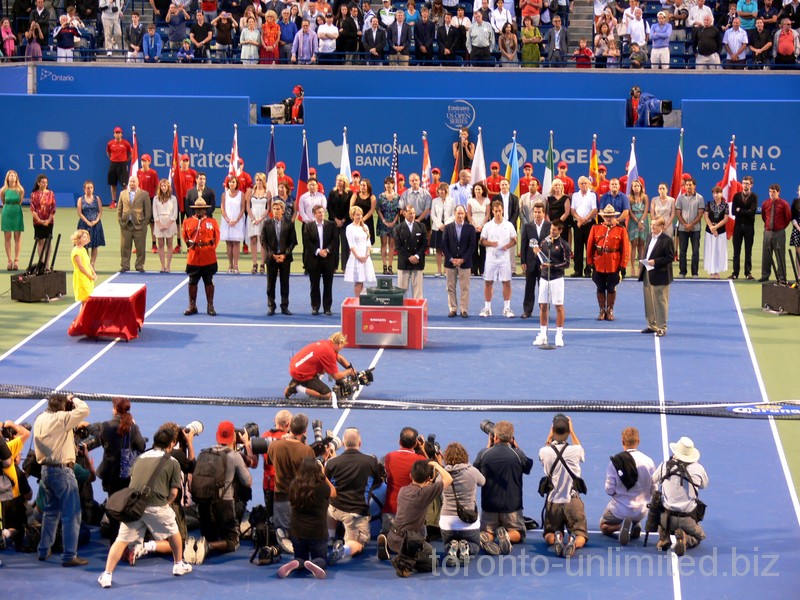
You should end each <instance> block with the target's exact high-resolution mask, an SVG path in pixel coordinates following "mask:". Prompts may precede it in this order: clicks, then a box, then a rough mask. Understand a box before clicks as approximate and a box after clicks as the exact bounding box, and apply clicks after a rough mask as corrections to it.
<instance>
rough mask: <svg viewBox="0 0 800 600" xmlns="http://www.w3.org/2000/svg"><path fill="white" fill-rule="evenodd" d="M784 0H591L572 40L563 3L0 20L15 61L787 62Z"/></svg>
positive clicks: (788, 1)
mask: <svg viewBox="0 0 800 600" xmlns="http://www.w3.org/2000/svg"><path fill="white" fill-rule="evenodd" d="M781 1H782V0H738V2H735V1H731V2H726V1H725V0H718V1H717V0H708V1H706V0H661V1H658V0H655V1H653V0H650V1H648V2H642V3H641V4H640V1H639V0H630V1H629V2H628V1H626V0H619V1H615V0H595V1H594V36H593V37H592V36H587V37H584V38H581V39H573V38H574V37H575V36H574V35H572V34H571V33H570V30H569V18H570V14H571V9H572V3H568V2H567V0H563V1H561V0H554V2H551V3H549V4H548V3H546V2H544V0H515V2H514V3H512V2H510V1H509V3H508V5H507V6H506V5H505V3H504V0H475V1H474V3H473V4H472V5H470V4H469V3H465V4H454V3H453V2H446V3H443V2H442V0H433V2H432V3H425V4H422V3H421V4H420V6H419V7H417V6H416V2H415V0H408V1H407V2H395V3H394V4H393V3H392V2H391V0H382V4H381V6H379V7H373V5H372V4H371V3H370V2H369V0H365V1H363V2H361V4H358V3H357V2H356V1H355V0H350V2H349V3H347V2H343V1H341V0H339V1H336V2H334V3H333V4H332V5H331V4H329V3H328V2H327V1H326V0H318V1H316V2H311V1H308V2H298V3H294V2H286V3H284V2H282V1H281V0H269V1H268V2H264V1H262V0H255V1H252V0H251V1H250V2H245V3H234V2H232V1H231V0H208V1H204V0H174V1H173V2H166V3H165V2H163V0H160V1H158V2H157V1H156V0H150V3H149V5H147V4H145V3H144V2H142V3H141V5H140V6H139V7H138V8H136V3H135V2H131V3H125V2H123V0H99V1H98V0H65V2H64V3H63V4H62V3H60V2H59V0H55V1H54V0H33V1H31V0H14V2H13V5H12V7H11V9H10V11H9V12H8V14H7V15H6V16H5V18H3V20H2V21H0V31H2V50H3V55H4V57H5V58H6V59H7V60H9V59H22V58H23V57H24V58H25V59H27V60H40V59H43V58H44V59H48V60H53V59H55V60H58V61H61V62H71V61H73V60H94V58H95V57H96V56H103V55H105V57H112V58H116V59H118V60H119V59H124V60H127V61H128V62H187V63H188V62H192V63H206V62H241V63H244V64H276V63H284V64H288V63H295V64H305V65H315V64H347V65H354V64H369V65H384V64H390V65H399V66H407V65H409V64H417V65H421V66H426V65H444V66H448V65H450V66H453V65H466V64H470V65H477V66H484V67H491V66H495V65H500V66H502V67H540V66H553V67H577V68H592V67H594V68H620V67H623V68H646V67H650V68H653V69H669V68H720V67H724V68H730V69H744V68H751V69H770V68H776V69H787V68H794V66H795V65H796V64H797V57H798V55H800V4H799V3H798V0H783V5H781V4H780V3H781ZM7 5H8V4H7ZM145 8H147V16H146V17H145V14H144V12H143V11H144V9H145ZM151 13H152V16H151ZM145 21H146V22H145Z"/></svg>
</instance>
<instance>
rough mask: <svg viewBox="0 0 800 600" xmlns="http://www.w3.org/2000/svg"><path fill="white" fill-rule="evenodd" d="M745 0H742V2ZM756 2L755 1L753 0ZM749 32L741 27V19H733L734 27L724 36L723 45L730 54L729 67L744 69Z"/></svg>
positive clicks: (727, 62)
mask: <svg viewBox="0 0 800 600" xmlns="http://www.w3.org/2000/svg"><path fill="white" fill-rule="evenodd" d="M742 1H744V0H740V4H741V2H742ZM753 4H755V2H753ZM748 41H749V40H748V37H747V32H746V31H745V30H744V29H743V28H742V27H741V20H740V19H739V18H738V17H737V18H736V19H734V20H733V27H731V28H730V29H728V30H727V31H726V32H725V35H724V36H722V45H723V46H724V47H725V53H726V54H727V55H728V58H727V60H726V61H725V68H727V69H744V67H745V60H746V55H747V49H748V45H747V44H748Z"/></svg>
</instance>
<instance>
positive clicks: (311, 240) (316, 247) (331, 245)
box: [303, 204, 339, 316]
mask: <svg viewBox="0 0 800 600" xmlns="http://www.w3.org/2000/svg"><path fill="white" fill-rule="evenodd" d="M313 211H314V220H313V221H310V222H308V223H304V224H303V267H304V268H305V270H306V271H307V272H308V279H309V281H310V282H311V314H312V315H318V314H319V307H320V293H319V280H320V278H321V279H322V309H323V310H324V311H325V314H326V315H328V316H330V315H332V314H333V313H332V312H331V305H332V304H333V273H334V271H336V263H337V262H338V259H339V257H338V256H337V250H338V248H339V228H338V227H336V223H334V222H333V221H328V220H326V219H325V208H323V207H322V206H321V205H319V204H318V205H317V206H315V207H314V208H313Z"/></svg>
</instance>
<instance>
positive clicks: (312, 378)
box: [284, 331, 358, 400]
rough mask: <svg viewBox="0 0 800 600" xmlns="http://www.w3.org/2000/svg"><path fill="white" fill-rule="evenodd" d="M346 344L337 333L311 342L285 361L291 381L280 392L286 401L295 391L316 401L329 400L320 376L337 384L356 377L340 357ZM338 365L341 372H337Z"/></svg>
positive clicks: (351, 367)
mask: <svg viewBox="0 0 800 600" xmlns="http://www.w3.org/2000/svg"><path fill="white" fill-rule="evenodd" d="M346 345H347V338H346V337H345V335H344V334H343V333H342V332H341V331H337V332H336V333H334V334H333V335H331V336H330V337H329V338H328V339H327V340H320V341H318V342H312V343H311V344H309V345H308V346H306V347H305V348H303V349H302V350H300V352H298V353H297V354H295V355H294V356H293V357H292V358H291V360H290V361H289V375H291V376H292V380H291V381H290V382H289V385H288V386H286V390H285V392H284V396H285V397H286V399H287V400H288V399H289V398H291V397H292V396H294V395H295V394H296V393H298V392H299V393H301V394H308V395H309V396H310V397H311V398H315V399H317V400H330V399H331V389H330V388H329V387H328V386H327V385H325V383H324V382H323V381H322V379H320V377H319V376H320V375H321V374H322V373H327V374H328V375H330V376H331V377H333V378H334V379H335V380H336V381H337V382H339V381H341V380H342V379H344V378H346V377H348V376H350V377H358V373H356V370H355V369H354V368H353V364H352V363H351V362H350V361H349V360H347V359H346V358H345V357H344V356H343V355H342V354H340V352H341V350H342V348H344V347H345V346H346ZM338 365H341V366H343V367H344V370H343V371H340V370H339V369H338Z"/></svg>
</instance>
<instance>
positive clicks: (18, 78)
mask: <svg viewBox="0 0 800 600" xmlns="http://www.w3.org/2000/svg"><path fill="white" fill-rule="evenodd" d="M0 90H2V93H3V94H26V93H27V92H28V66H27V65H25V66H21V65H15V66H11V65H4V66H3V67H2V68H0Z"/></svg>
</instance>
